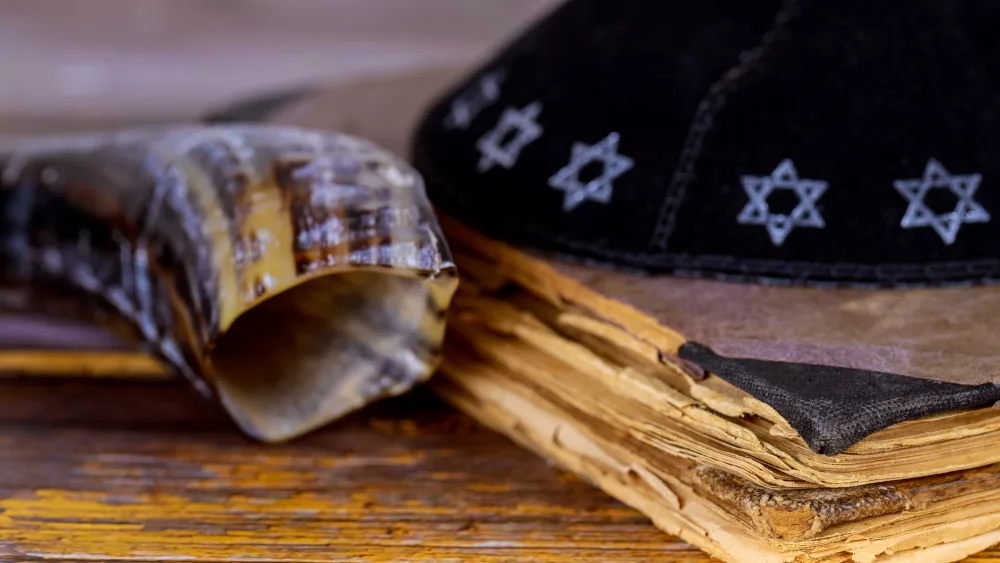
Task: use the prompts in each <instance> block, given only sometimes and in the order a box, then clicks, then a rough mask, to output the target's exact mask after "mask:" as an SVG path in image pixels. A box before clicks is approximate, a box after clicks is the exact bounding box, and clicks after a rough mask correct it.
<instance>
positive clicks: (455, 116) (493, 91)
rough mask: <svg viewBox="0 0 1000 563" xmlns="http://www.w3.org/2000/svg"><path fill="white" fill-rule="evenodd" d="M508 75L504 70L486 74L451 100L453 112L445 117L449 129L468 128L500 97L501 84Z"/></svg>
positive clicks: (446, 126) (445, 123) (445, 124)
mask: <svg viewBox="0 0 1000 563" xmlns="http://www.w3.org/2000/svg"><path fill="white" fill-rule="evenodd" d="M504 78H506V75H505V74H504V72H503V71H502V70H497V71H494V72H491V73H488V74H484V75H483V76H482V78H480V79H479V80H478V81H477V82H476V84H475V85H474V86H472V87H471V88H469V89H468V90H466V91H465V92H463V93H462V94H461V95H459V96H458V97H456V98H455V99H454V100H452V102H451V112H450V113H449V114H448V115H447V116H445V118H444V126H445V128H447V129H462V130H464V129H467V128H468V127H469V125H471V124H472V121H473V120H474V119H476V117H478V116H479V114H480V113H481V112H482V111H483V110H484V109H486V108H488V107H489V106H490V105H492V104H493V103H495V102H496V101H497V100H499V99H500V84H501V83H503V80H504Z"/></svg>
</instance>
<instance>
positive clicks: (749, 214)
mask: <svg viewBox="0 0 1000 563" xmlns="http://www.w3.org/2000/svg"><path fill="white" fill-rule="evenodd" d="M740 181H741V182H742V184H743V189H744V190H746V192H747V196H748V197H749V198H750V201H749V202H747V204H746V205H745V206H744V207H743V210H742V211H740V214H739V217H737V218H736V220H737V222H739V223H740V224H741V225H764V226H765V227H767V234H768V235H770V236H771V242H772V243H774V245H775V246H781V244H782V243H783V242H785V239H786V238H788V234H789V233H790V232H792V229H793V228H795V227H813V228H819V229H821V228H823V227H825V226H826V223H824V222H823V217H822V216H821V215H820V213H819V211H818V210H817V209H816V201H817V200H819V198H820V196H822V195H823V192H825V191H826V188H827V187H828V185H829V184H828V183H827V182H824V181H821V180H802V179H799V173H798V172H797V171H796V170H795V164H793V163H792V161H791V159H787V158H786V159H785V160H783V161H781V164H779V165H778V167H777V168H775V169H774V171H773V172H771V175H770V176H743V177H741V178H740ZM775 190H791V191H793V192H795V195H797V196H798V198H799V203H798V205H796V206H795V208H794V209H792V212H791V213H789V214H788V215H783V214H781V213H772V212H771V210H770V209H769V208H768V206H767V198H768V196H770V195H771V194H772V193H773V192H774V191H775Z"/></svg>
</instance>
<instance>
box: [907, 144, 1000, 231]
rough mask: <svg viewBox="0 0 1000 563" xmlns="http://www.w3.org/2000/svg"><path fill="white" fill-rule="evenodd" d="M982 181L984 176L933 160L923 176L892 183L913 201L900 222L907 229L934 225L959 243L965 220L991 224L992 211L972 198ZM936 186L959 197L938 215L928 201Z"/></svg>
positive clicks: (929, 162) (910, 201)
mask: <svg viewBox="0 0 1000 563" xmlns="http://www.w3.org/2000/svg"><path fill="white" fill-rule="evenodd" d="M980 180H982V176H981V175H979V174H967V175H964V176H960V175H952V174H950V173H949V172H948V171H947V170H945V169H944V166H941V163H940V162H938V161H937V160H936V159H933V158H932V159H930V160H929V161H927V166H926V167H925V168H924V177H923V178H915V179H911V180H896V181H895V182H893V183H892V185H893V186H894V187H895V188H896V190H897V191H898V192H899V193H900V194H902V196H903V197H905V198H906V200H907V201H908V202H909V205H908V206H907V208H906V214H905V215H903V220H902V222H900V224H899V225H900V226H901V227H903V228H904V229H913V228H916V227H932V228H933V229H934V230H935V231H936V232H937V234H938V235H940V236H941V240H943V241H944V243H945V244H948V245H950V244H951V243H953V242H955V237H956V236H958V230H959V229H960V228H961V227H962V224H963V223H987V222H989V220H990V214H989V212H988V211H986V210H985V209H983V206H981V205H979V204H978V203H976V202H975V201H974V200H973V199H972V196H973V195H975V193H976V189H977V188H979V182H980ZM932 188H947V189H948V190H951V193H953V194H955V195H956V196H957V197H958V203H956V204H955V209H954V210H953V211H950V212H948V213H942V214H940V215H935V214H934V211H932V210H931V209H930V208H929V207H927V203H926V201H925V198H926V197H927V193H928V192H929V191H930V190H931V189H932Z"/></svg>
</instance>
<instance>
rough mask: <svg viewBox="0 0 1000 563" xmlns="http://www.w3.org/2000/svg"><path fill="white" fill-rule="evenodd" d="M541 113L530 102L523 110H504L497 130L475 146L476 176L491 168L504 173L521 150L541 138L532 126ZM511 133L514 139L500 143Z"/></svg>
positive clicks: (536, 104)
mask: <svg viewBox="0 0 1000 563" xmlns="http://www.w3.org/2000/svg"><path fill="white" fill-rule="evenodd" d="M541 112H542V104H541V103H540V102H533V103H531V104H529V105H527V106H525V107H524V108H523V109H514V108H507V109H505V110H504V112H503V115H501V116H500V122H499V123H497V126H496V127H494V128H493V129H492V130H490V131H488V132H486V134H484V135H483V136H482V137H480V138H479V141H477V142H476V148H477V149H479V152H480V154H481V155H482V156H480V158H479V164H478V165H476V169H477V170H478V171H479V172H486V171H487V170H489V169H490V168H493V165H495V164H499V165H500V166H503V167H504V168H508V169H509V168H511V167H512V166H514V164H516V163H517V159H518V157H519V156H520V155H521V150H522V149H523V148H524V147H525V146H527V145H528V144H529V143H531V142H532V141H534V140H535V139H537V138H539V137H541V136H542V126H541V125H539V124H538V123H536V122H535V120H536V119H538V114H540V113H541ZM511 132H514V133H515V134H514V137H513V138H511V139H510V140H508V141H507V142H506V143H501V141H503V140H504V137H506V136H507V135H509V134H510V133H511Z"/></svg>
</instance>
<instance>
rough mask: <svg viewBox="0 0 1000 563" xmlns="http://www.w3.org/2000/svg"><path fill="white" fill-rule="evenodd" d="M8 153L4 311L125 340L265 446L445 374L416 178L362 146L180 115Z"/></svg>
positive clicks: (444, 295) (433, 244) (21, 144)
mask: <svg viewBox="0 0 1000 563" xmlns="http://www.w3.org/2000/svg"><path fill="white" fill-rule="evenodd" d="M0 158H2V162H0V164H2V173H3V176H2V185H0V213H2V217H0V221H2V223H0V264H2V267H3V271H2V278H0V311H3V312H5V313H8V314H10V313H13V314H22V315H23V314H32V315H45V316H49V317H53V316H54V317H61V318H63V319H71V320H72V321H74V322H77V323H79V322H81V321H82V322H88V323H92V324H94V325H96V326H100V327H102V328H103V329H105V330H107V329H110V330H111V331H113V332H117V333H118V335H120V336H124V337H125V338H127V339H128V340H129V341H130V342H134V343H137V344H140V345H142V346H145V347H146V348H147V349H148V350H149V351H150V352H152V353H153V354H155V355H156V356H158V357H159V358H161V359H162V360H163V361H164V362H165V363H166V364H167V365H169V366H170V367H171V368H172V369H173V370H174V371H176V372H179V373H181V374H183V375H185V376H186V377H187V378H188V379H189V380H190V381H191V382H193V383H194V385H195V386H197V387H198V388H199V389H200V390H201V391H202V392H203V393H205V394H207V395H213V394H214V395H215V396H216V397H217V398H218V400H219V401H221V403H222V404H223V405H224V407H225V408H226V409H227V410H228V411H229V413H230V414H231V415H232V416H233V418H234V419H235V420H236V422H237V423H238V424H239V425H240V426H241V427H242V428H243V429H244V431H246V432H247V433H248V434H250V435H252V436H254V437H256V438H258V439H261V440H265V441H278V440H284V439H287V438H291V437H294V436H296V435H299V434H302V433H304V432H306V431H308V430H311V429H313V428H316V427H317V426H320V425H322V424H324V423H326V422H328V421H330V420H333V419H334V418H336V417H338V416H340V415H343V414H344V413H347V412H349V411H351V410H354V409H356V408H358V407H360V406H362V405H365V404H367V403H370V402H372V401H374V400H377V399H379V398H382V397H386V396H390V395H395V394H399V393H401V392H403V391H406V390H407V389H409V388H410V387H412V386H413V385H414V384H416V383H418V382H420V381H422V380H424V379H426V378H427V377H429V375H430V374H431V372H432V371H433V370H434V368H435V367H436V366H437V363H438V360H439V356H440V351H441V341H442V338H443V335H444V328H445V321H444V319H445V311H446V309H447V308H448V306H449V304H450V302H451V298H452V294H453V293H454V291H455V288H456V286H457V283H458V279H457V276H456V272H455V266H454V264H453V263H452V259H451V256H450V253H449V250H448V247H447V244H446V242H445V240H444V238H443V236H442V234H441V231H440V230H439V227H438V224H437V221H436V218H435V217H434V214H433V210H432V208H431V206H430V204H429V203H428V201H427V198H426V195H425V193H424V185H423V181H422V179H421V177H420V176H419V175H418V174H417V173H416V172H415V171H414V170H413V169H412V168H410V166H409V165H407V164H406V163H405V162H403V161H401V160H400V159H398V158H397V157H395V156H393V155H391V154H388V153H387V152H385V151H384V150H382V149H380V148H379V147H377V146H374V145H373V144H371V143H369V142H367V141H365V140H362V139H358V138H355V137H351V136H346V135H340V134H332V133H326V132H316V131H309V130H303V129H297V128H291V127H276V126H259V125H225V126H204V125H191V126H187V125H184V126H176V127H167V128H151V129H141V130H129V131H117V132H108V133H96V134H84V135H75V136H59V137H35V138H27V139H15V140H12V141H8V142H7V145H6V146H0Z"/></svg>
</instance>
